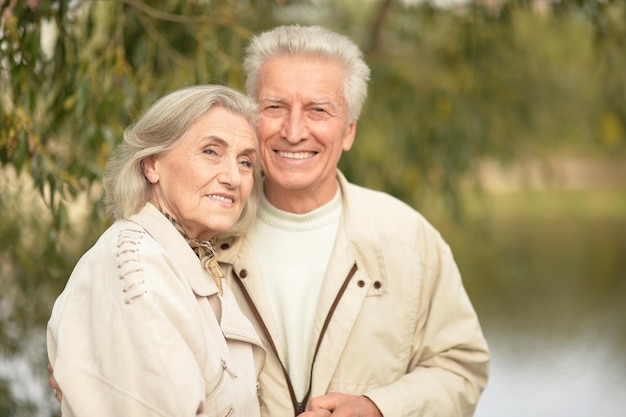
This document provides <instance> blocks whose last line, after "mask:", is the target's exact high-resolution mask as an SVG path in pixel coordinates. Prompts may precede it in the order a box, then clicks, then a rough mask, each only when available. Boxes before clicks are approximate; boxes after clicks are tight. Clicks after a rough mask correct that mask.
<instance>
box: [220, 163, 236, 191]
mask: <svg viewBox="0 0 626 417" xmlns="http://www.w3.org/2000/svg"><path fill="white" fill-rule="evenodd" d="M217 179H218V181H219V182H220V183H222V184H226V185H228V186H230V187H231V188H236V187H239V185H240V184H241V173H240V172H239V162H238V161H237V160H236V159H235V160H230V159H227V160H225V161H224V163H223V164H222V172H220V174H219V175H218V177H217Z"/></svg>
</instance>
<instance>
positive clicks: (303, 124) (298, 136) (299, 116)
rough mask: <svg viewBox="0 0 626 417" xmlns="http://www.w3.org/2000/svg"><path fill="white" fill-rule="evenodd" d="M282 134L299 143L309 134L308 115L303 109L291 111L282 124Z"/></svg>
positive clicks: (292, 141)
mask: <svg viewBox="0 0 626 417" xmlns="http://www.w3.org/2000/svg"><path fill="white" fill-rule="evenodd" d="M281 133H282V136H283V137H284V138H285V139H287V141H288V142H290V143H298V142H300V141H301V140H304V139H306V138H307V137H308V136H309V128H308V125H307V120H306V115H305V114H304V112H302V111H290V112H289V114H288V115H287V117H285V120H284V121H283V126H282V132H281Z"/></svg>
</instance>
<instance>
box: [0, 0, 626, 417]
mask: <svg viewBox="0 0 626 417" xmlns="http://www.w3.org/2000/svg"><path fill="white" fill-rule="evenodd" d="M0 11H1V17H0V19H1V20H0V416H2V417H3V416H16V417H17V416H19V417H22V416H24V417H26V416H28V417H31V416H36V417H49V416H58V415H59V406H58V404H57V403H56V401H55V400H54V399H53V395H52V390H51V389H50V388H49V387H48V385H47V377H48V371H47V369H46V363H47V357H46V351H45V326H46V322H47V320H48V317H49V314H50V311H51V308H52V303H53V302H54V299H55V298H56V296H57V295H58V294H59V293H60V292H61V290H62V289H63V286H64V285H65V282H66V280H67V277H68V276H69V274H70V272H71V270H72V268H73V266H74V264H75V263H76V261H77V260H78V258H79V257H80V256H81V255H82V253H83V252H84V251H85V250H86V249H87V248H88V247H90V246H91V245H92V244H93V242H94V241H95V239H96V238H97V237H98V235H99V234H100V233H101V232H102V231H103V230H104V228H105V227H106V226H107V225H108V220H107V219H106V217H105V215H104V211H103V210H102V206H101V205H100V201H101V197H102V189H101V184H100V179H101V176H102V170H103V167H104V163H105V161H106V158H107V157H108V155H109V153H110V151H111V149H112V148H113V147H114V146H115V144H116V143H117V142H118V141H119V140H120V139H121V135H122V130H123V128H124V127H125V126H126V125H127V124H129V123H130V122H131V121H132V120H134V119H135V118H137V117H138V115H139V114H140V113H141V111H142V110H144V109H146V108H147V107H148V106H149V105H150V104H151V103H152V102H153V101H154V100H155V99H156V98H158V97H160V96H162V95H163V94H165V93H166V92H169V91H171V90H173V89H176V88H179V87H182V86H186V85H190V84H197V83H208V82H210V83H224V84H228V85H231V86H234V87H237V88H240V89H243V81H244V77H243V74H242V71H241V58H242V51H243V48H245V46H246V45H247V42H248V40H249V38H250V36H251V35H252V34H254V33H258V32H260V31H263V30H265V29H268V28H271V27H273V26H275V25H278V24H284V23H301V24H321V25H324V26H327V27H329V28H331V29H333V30H336V31H338V32H340V33H343V34H345V35H347V36H349V37H351V38H352V39H353V40H354V41H355V42H356V43H357V44H359V45H360V46H361V47H362V49H363V51H364V52H365V56H366V60H367V62H368V63H369V64H370V66H371V69H372V79H371V84H370V89H369V95H368V100H367V102H366V105H365V107H364V110H363V113H362V115H361V119H360V121H359V127H358V131H357V141H356V144H355V146H354V148H353V149H352V150H351V151H350V152H349V153H347V154H345V155H344V157H343V159H342V161H341V168H342V169H343V170H344V172H345V173H346V175H347V177H348V178H349V179H350V180H352V181H353V182H356V183H359V184H361V185H365V186H368V187H371V188H375V189H380V190H384V191H386V192H388V193H391V194H393V195H395V196H397V197H399V198H400V199H402V200H404V201H406V202H407V203H408V204H410V205H412V206H413V207H415V208H416V209H418V210H420V211H422V212H423V213H424V214H425V215H426V216H427V218H429V219H430V220H431V222H432V223H433V224H434V225H435V226H436V227H437V228H439V229H440V231H441V232H442V234H443V235H444V237H445V238H446V240H447V241H448V242H449V243H450V245H451V246H452V249H453V251H454V253H455V255H456V258H457V261H458V264H459V267H460V268H461V271H462V273H463V276H464V282H465V285H466V288H467V290H468V292H469V294H470V296H471V298H472V300H473V302H474V305H475V308H476V310H477V311H478V314H479V316H480V319H481V323H482V325H483V329H484V332H485V335H486V337H487V339H488V341H489V343H490V346H491V349H492V353H493V362H492V371H491V379H490V382H489V386H488V388H487V390H486V391H485V393H484V395H483V396H482V398H481V401H480V403H479V406H478V409H477V412H476V416H477V417H522V416H523V417H528V416H533V417H544V416H545V417H554V416H561V415H566V416H568V417H598V416H602V417H623V416H625V415H626V395H625V394H626V355H624V351H625V349H626V320H625V319H626V256H625V255H626V71H625V70H624V68H626V2H624V1H623V0H603V1H601V0H598V1H595V0H594V1H592V0H550V1H548V0H509V1H507V0H482V1H478V0H475V1H471V0H465V1H464V0H448V1H443V0H441V1H435V0H432V1H417V0H415V1H409V0H405V1H401V0H300V1H298V0H291V1H290V0H273V1H272V0H267V1H254V0H248V1H244V0H159V1H142V0H117V1H113V0H111V1H78V0H56V1H55V0H48V1H44V0H28V1H22V0H0Z"/></svg>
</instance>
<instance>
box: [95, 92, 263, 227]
mask: <svg viewBox="0 0 626 417" xmlns="http://www.w3.org/2000/svg"><path fill="white" fill-rule="evenodd" d="M214 106H215V107H220V108H223V109H225V110H228V111H230V112H232V113H234V114H237V115H240V116H242V117H243V118H244V119H246V120H247V121H248V123H249V124H250V126H251V127H252V130H253V132H254V134H255V137H256V126H257V121H258V110H257V109H258V107H257V105H256V103H255V102H254V100H252V99H251V98H250V97H247V96H246V95H245V94H243V93H240V92H239V91H236V90H234V89H232V88H229V87H226V86H219V85H199V86H193V87H187V88H182V89H180V90H177V91H174V92H172V93H170V94H168V95H166V96H164V97H162V98H161V99H159V100H157V101H156V102H155V103H154V104H153V105H152V106H151V107H150V108H149V109H148V110H147V111H146V112H145V113H144V114H143V116H141V118H140V119H139V120H137V122H136V123H134V124H133V125H130V126H129V127H128V128H126V130H125V131H124V139H123V141H122V142H121V143H120V144H119V145H118V146H117V147H116V148H115V150H114V151H113V153H112V155H111V157H110V158H109V160H108V161H107V165H106V171H105V175H104V189H105V205H106V210H107V213H108V214H109V216H111V217H112V218H113V219H114V220H118V219H128V218H129V217H130V216H132V215H133V214H136V213H137V212H139V211H140V210H141V208H142V207H143V206H144V205H145V204H146V203H147V202H148V200H149V198H150V187H151V184H150V182H149V181H148V180H147V179H146V177H145V175H144V171H143V161H144V160H145V159H146V158H148V157H150V156H153V155H163V154H165V153H167V152H168V151H169V150H171V149H173V148H174V147H176V146H177V145H178V144H179V142H180V141H181V140H182V139H183V137H184V136H185V134H186V133H187V131H188V130H189V129H190V128H191V126H192V125H193V124H194V123H195V122H196V121H197V120H198V119H199V118H200V117H202V116H204V115H205V114H206V113H207V112H209V111H210V110H211V109H212V108H213V107H214ZM259 166H260V164H256V167H259ZM260 178H261V177H260V169H259V168H255V170H254V186H253V188H252V193H251V195H250V198H249V199H248V202H247V204H246V207H245V208H244V210H243V212H242V214H241V217H240V218H239V220H238V221H237V222H236V223H235V225H234V226H233V228H232V229H231V230H230V231H228V233H227V234H228V235H237V234H241V233H243V232H244V231H245V230H246V228H247V227H249V225H250V224H251V223H252V221H253V220H254V217H255V216H256V208H257V202H258V198H259V196H260V189H261V180H260Z"/></svg>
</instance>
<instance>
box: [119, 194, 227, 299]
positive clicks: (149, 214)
mask: <svg viewBox="0 0 626 417" xmlns="http://www.w3.org/2000/svg"><path fill="white" fill-rule="evenodd" d="M130 221H132V222H134V223H137V224H138V225H140V226H141V227H143V228H144V229H145V230H146V231H147V232H148V233H149V234H150V235H151V236H152V237H153V238H154V239H155V240H156V241H157V242H158V243H159V244H160V245H161V246H163V248H164V249H165V251H166V252H167V253H168V254H170V255H171V256H172V257H173V258H174V259H176V260H177V267H179V268H180V269H182V270H183V273H184V274H185V276H186V277H187V280H188V282H189V285H191V288H192V290H193V292H194V293H195V294H197V295H198V296H201V297H208V296H210V295H214V294H217V293H218V288H217V286H216V285H215V283H214V282H213V279H212V278H211V277H210V276H208V272H207V271H205V270H204V268H202V265H201V264H200V260H199V259H198V256H197V255H196V254H195V253H194V251H193V250H192V249H191V247H190V246H189V244H188V243H187V241H185V238H184V237H183V235H181V234H180V232H179V231H178V230H176V228H175V227H174V225H173V224H172V223H171V222H170V221H169V220H168V219H167V218H166V217H165V216H164V215H163V214H162V213H161V212H160V211H159V210H158V209H157V208H156V207H155V206H153V205H152V204H151V203H147V204H146V205H145V206H144V208H143V209H141V211H140V212H139V213H137V214H135V215H133V216H131V218H130Z"/></svg>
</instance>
